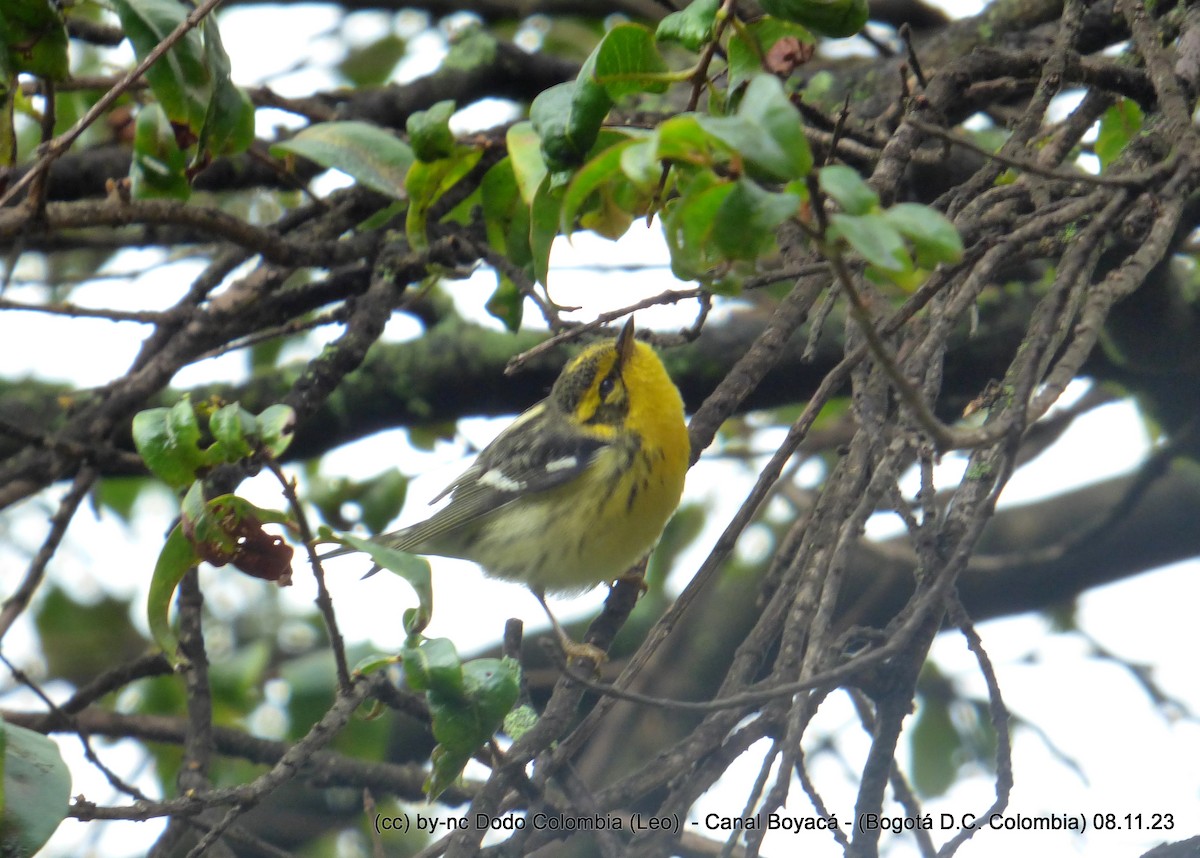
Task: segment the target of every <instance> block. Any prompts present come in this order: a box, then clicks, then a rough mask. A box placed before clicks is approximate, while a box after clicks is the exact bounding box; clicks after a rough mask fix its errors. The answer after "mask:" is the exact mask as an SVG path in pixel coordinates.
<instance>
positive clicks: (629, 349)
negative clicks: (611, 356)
mask: <svg viewBox="0 0 1200 858" xmlns="http://www.w3.org/2000/svg"><path fill="white" fill-rule="evenodd" d="M636 341H637V340H636V339H635V338H634V330H633V316H630V317H629V321H628V322H626V323H625V327H623V328H621V333H619V334H617V365H618V366H624V365H625V364H627V363H629V359H630V358H632V357H633V344H634V343H635V342H636Z"/></svg>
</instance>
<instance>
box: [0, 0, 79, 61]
mask: <svg viewBox="0 0 1200 858" xmlns="http://www.w3.org/2000/svg"><path fill="white" fill-rule="evenodd" d="M21 72H26V73H28V74H32V75H37V76H38V77H42V78H48V79H50V80H65V79H66V77H67V75H68V74H69V72H70V62H69V58H68V56H67V29H66V27H65V26H64V25H63V18H62V13H61V12H59V10H58V7H57V6H56V5H55V4H54V3H51V2H49V0H5V3H4V5H3V6H2V7H0V78H7V79H11V78H13V77H15V76H16V75H18V74H20V73H21Z"/></svg>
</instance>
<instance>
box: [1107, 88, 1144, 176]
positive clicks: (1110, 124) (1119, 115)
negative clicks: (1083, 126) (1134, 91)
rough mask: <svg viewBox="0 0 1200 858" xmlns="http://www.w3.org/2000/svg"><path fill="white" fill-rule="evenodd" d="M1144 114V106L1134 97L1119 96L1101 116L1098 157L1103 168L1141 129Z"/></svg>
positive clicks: (1115, 158)
mask: <svg viewBox="0 0 1200 858" xmlns="http://www.w3.org/2000/svg"><path fill="white" fill-rule="evenodd" d="M1143 119H1144V116H1143V114H1142V108H1141V106H1140V105H1138V103H1137V102H1136V101H1134V100H1133V99H1132V98H1119V99H1117V101H1116V103H1114V104H1113V105H1112V106H1111V107H1109V108H1108V110H1106V111H1104V115H1103V116H1101V117H1100V133H1099V134H1098V135H1097V137H1096V157H1097V158H1099V159H1100V167H1101V169H1107V168H1108V165H1109V164H1111V163H1112V162H1113V161H1115V160H1117V156H1118V155H1120V154H1121V152H1122V151H1123V150H1124V149H1125V147H1126V146H1127V145H1128V144H1129V141H1130V140H1132V139H1133V138H1134V137H1135V136H1136V135H1137V133H1138V132H1139V131H1141V130H1142V121H1143Z"/></svg>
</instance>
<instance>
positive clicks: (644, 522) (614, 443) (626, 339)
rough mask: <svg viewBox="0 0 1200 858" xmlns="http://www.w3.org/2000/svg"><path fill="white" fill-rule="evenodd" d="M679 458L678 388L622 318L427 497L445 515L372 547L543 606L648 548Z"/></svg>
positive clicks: (610, 575) (672, 503) (678, 484)
mask: <svg viewBox="0 0 1200 858" xmlns="http://www.w3.org/2000/svg"><path fill="white" fill-rule="evenodd" d="M688 457H689V446H688V435H687V427H686V425H685V424H684V419H683V400H682V398H681V397H680V395H679V390H678V389H677V388H676V387H675V384H674V383H673V382H672V381H671V378H670V376H668V375H667V371H666V369H665V368H664V367H663V365H662V361H660V360H659V358H658V355H656V354H655V353H654V350H653V349H652V348H651V347H650V346H649V345H647V344H645V343H642V342H638V341H637V340H636V339H635V338H634V327H633V320H632V319H630V320H629V322H627V323H626V325H625V327H624V328H622V330H621V333H620V334H619V335H618V336H617V338H616V340H610V341H607V342H603V343H599V344H596V345H593V346H590V347H589V348H587V349H585V350H584V351H583V352H581V353H580V354H579V355H577V356H576V357H574V358H573V359H571V360H570V361H569V362H568V363H567V365H566V366H565V367H564V368H563V371H562V374H561V375H559V377H558V380H557V381H555V383H554V387H553V389H552V390H551V391H550V395H549V396H547V397H546V398H545V399H544V400H542V401H541V402H539V403H538V404H537V405H534V406H533V407H532V408H530V409H529V410H528V411H526V412H525V413H523V414H521V415H520V416H519V417H517V418H516V419H515V420H514V421H513V422H512V424H511V425H509V426H508V428H506V429H505V430H504V431H503V432H501V433H500V435H499V436H498V437H497V438H496V440H494V441H493V442H492V443H491V444H489V445H488V446H487V447H485V448H484V449H483V451H482V452H480V454H479V456H478V458H476V460H475V462H474V464H472V465H471V467H470V468H468V469H467V470H466V472H465V473H463V474H462V476H460V477H459V478H458V479H456V480H455V481H454V482H452V483H451V484H450V485H449V486H447V487H446V488H445V489H444V490H443V491H442V492H441V493H440V494H439V495H438V496H437V497H436V498H434V501H433V502H434V503H436V502H437V501H439V500H441V499H442V498H444V497H446V496H447V495H449V496H450V502H449V504H447V505H446V507H445V508H444V509H442V510H440V511H439V512H437V513H435V514H434V515H433V516H431V517H430V518H429V519H427V520H425V521H423V522H420V523H419V524H414V525H412V526H411V527H406V528H404V529H402V530H397V531H394V532H392V533H386V534H383V535H381V536H378V537H376V538H375V541H377V542H379V543H381V544H383V545H387V546H388V547H390V548H395V549H397V550H400V551H409V552H412V553H414V554H436V555H439V556H443V557H461V558H464V559H466V560H472V561H474V562H476V563H478V564H479V565H480V566H482V567H483V570H484V571H485V572H486V573H487V574H488V575H490V576H493V577H496V578H503V579H506V580H509V581H519V582H521V583H523V584H525V585H527V586H528V587H529V588H530V589H531V590H533V592H534V594H535V595H536V596H537V597H538V600H539V601H540V602H541V603H542V605H543V607H545V604H546V603H545V598H544V596H545V593H546V592H547V591H549V592H560V593H570V592H575V593H579V592H582V591H584V590H587V589H590V588H591V587H593V586H595V585H596V584H598V583H600V582H602V581H611V580H612V579H614V578H616V577H617V576H619V575H621V574H622V573H623V572H625V571H626V570H628V569H629V568H630V567H631V566H633V565H634V564H635V563H636V562H637V561H639V560H640V559H641V558H642V557H643V556H644V555H645V554H646V553H647V552H648V551H650V549H651V548H653V547H654V544H655V543H656V542H657V541H658V538H659V536H660V535H661V534H662V531H663V528H664V527H665V526H666V523H667V519H669V518H670V516H671V513H672V512H674V511H675V508H676V507H677V506H678V505H679V498H680V495H681V494H682V492H683V482H684V476H685V474H686V473H687V467H688ZM350 550H353V549H342V550H339V551H336V552H333V553H332V554H330V555H327V556H333V555H335V554H344V553H348V551H350ZM373 571H377V570H373ZM547 614H548V615H549V610H547ZM550 619H551V621H553V620H554V618H553V616H551V617H550ZM555 626H556V628H557V623H555ZM560 634H561V630H560Z"/></svg>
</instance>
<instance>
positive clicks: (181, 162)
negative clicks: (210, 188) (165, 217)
mask: <svg viewBox="0 0 1200 858" xmlns="http://www.w3.org/2000/svg"><path fill="white" fill-rule="evenodd" d="M187 160H188V159H187V155H186V154H185V153H184V152H183V150H182V149H180V148H179V142H178V140H177V139H176V137H175V129H174V128H172V127H171V123H170V121H169V120H168V119H167V115H166V114H165V113H163V111H162V108H161V107H159V106H158V105H157V104H147V105H146V106H145V107H143V108H142V109H141V110H139V111H138V115H137V123H136V124H135V125H134V132H133V160H132V161H131V162H130V165H129V179H130V182H131V184H132V187H131V193H132V194H133V197H134V199H139V200H147V199H173V200H186V199H188V198H189V197H190V196H191V195H192V186H191V183H190V182H189V181H188V177H187Z"/></svg>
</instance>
